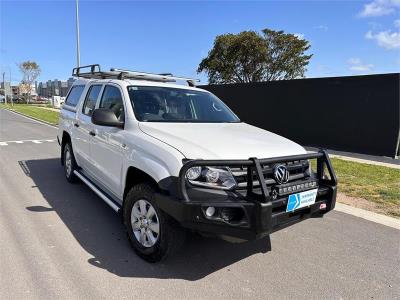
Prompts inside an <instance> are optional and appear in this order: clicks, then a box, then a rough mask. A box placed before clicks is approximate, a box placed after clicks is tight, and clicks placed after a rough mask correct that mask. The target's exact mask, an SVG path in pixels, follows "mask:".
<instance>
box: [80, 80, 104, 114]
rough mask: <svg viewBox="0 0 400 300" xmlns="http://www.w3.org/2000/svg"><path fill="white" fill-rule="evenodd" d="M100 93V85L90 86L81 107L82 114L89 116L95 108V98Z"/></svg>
mask: <svg viewBox="0 0 400 300" xmlns="http://www.w3.org/2000/svg"><path fill="white" fill-rule="evenodd" d="M100 91H101V85H92V86H91V87H90V89H89V92H88V93H87V95H86V99H85V103H84V104H83V107H82V113H83V114H85V115H87V116H91V115H92V113H93V110H94V108H95V106H96V101H97V98H98V96H99V94H100Z"/></svg>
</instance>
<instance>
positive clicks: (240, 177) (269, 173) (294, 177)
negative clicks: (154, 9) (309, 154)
mask: <svg viewBox="0 0 400 300" xmlns="http://www.w3.org/2000/svg"><path fill="white" fill-rule="evenodd" d="M279 164H280V165H285V166H286V168H287V169H288V171H289V181H288V183H286V184H285V185H288V184H290V183H291V182H295V181H299V180H307V179H309V178H310V176H311V174H310V172H309V162H308V160H300V161H291V162H287V163H279ZM275 165H276V164H272V165H261V167H262V173H263V176H264V181H265V184H266V185H267V187H268V190H271V188H274V187H275V186H279V184H278V183H277V182H276V180H275V178H274V167H275ZM231 172H232V174H233V176H234V177H235V180H236V182H237V183H238V187H237V189H239V190H241V189H246V188H247V183H248V181H249V180H248V170H247V167H246V166H241V167H233V168H231ZM251 180H252V181H253V187H254V188H257V187H259V186H260V182H259V181H258V178H257V175H256V173H255V171H254V169H253V172H252V174H251Z"/></svg>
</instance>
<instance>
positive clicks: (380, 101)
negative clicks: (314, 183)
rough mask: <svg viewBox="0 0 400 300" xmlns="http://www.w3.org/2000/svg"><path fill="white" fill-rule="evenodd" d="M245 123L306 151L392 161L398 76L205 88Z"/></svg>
mask: <svg viewBox="0 0 400 300" xmlns="http://www.w3.org/2000/svg"><path fill="white" fill-rule="evenodd" d="M201 88H204V89H207V90H209V91H211V92H213V93H214V94H216V95H217V96H218V97H219V98H220V99H222V100H223V101H224V102H225V103H226V104H227V105H228V106H229V107H231V109H232V110H233V111H234V112H235V113H236V114H237V115H238V116H239V117H240V118H241V120H242V121H244V122H246V123H250V124H253V125H255V126H258V127H261V128H264V129H267V130H270V131H273V132H275V133H278V134H280V135H283V136H285V137H287V138H290V139H292V140H294V141H296V142H298V143H300V144H302V145H305V146H317V147H325V148H329V149H335V150H341V151H349V152H357V153H363V154H372V155H384V156H391V157H394V156H395V155H396V151H397V149H398V139H399V127H400V125H399V114H400V111H399V110H400V103H399V102H400V73H394V74H381V75H368V76H350V77H332V78H316V79H298V80H287V81H274V82H261V83H251V84H229V85H208V86H201Z"/></svg>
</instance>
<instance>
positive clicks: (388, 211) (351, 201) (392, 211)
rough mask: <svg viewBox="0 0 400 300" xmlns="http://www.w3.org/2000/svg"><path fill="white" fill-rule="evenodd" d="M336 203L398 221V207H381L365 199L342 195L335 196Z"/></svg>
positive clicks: (399, 208) (399, 212)
mask: <svg viewBox="0 0 400 300" xmlns="http://www.w3.org/2000/svg"><path fill="white" fill-rule="evenodd" d="M336 200H337V201H338V202H340V203H343V204H347V205H350V206H353V207H357V208H362V209H365V210H368V211H372V212H375V213H378V214H383V215H387V216H390V217H394V218H397V219H400V217H399V216H400V207H396V206H394V207H391V208H389V207H384V206H381V205H379V204H377V203H375V202H371V201H368V200H366V199H363V198H357V197H350V196H347V195H345V194H343V193H338V194H337V199H336Z"/></svg>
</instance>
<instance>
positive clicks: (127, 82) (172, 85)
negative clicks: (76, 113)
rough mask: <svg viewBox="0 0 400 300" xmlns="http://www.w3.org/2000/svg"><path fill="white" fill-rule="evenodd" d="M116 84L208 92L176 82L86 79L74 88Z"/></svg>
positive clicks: (78, 81)
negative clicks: (94, 84) (91, 84)
mask: <svg viewBox="0 0 400 300" xmlns="http://www.w3.org/2000/svg"><path fill="white" fill-rule="evenodd" d="M95 82H96V83H101V84H105V83H114V84H118V85H120V86H121V87H127V86H131V85H134V86H154V87H167V88H177V89H184V90H194V91H199V90H200V91H204V92H208V91H206V90H203V89H201V88H198V87H191V86H187V85H183V84H179V83H175V82H159V81H150V80H133V79H86V78H78V79H77V80H75V82H74V83H73V86H76V85H86V84H89V83H95Z"/></svg>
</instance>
